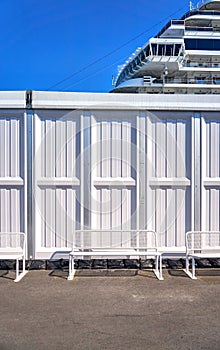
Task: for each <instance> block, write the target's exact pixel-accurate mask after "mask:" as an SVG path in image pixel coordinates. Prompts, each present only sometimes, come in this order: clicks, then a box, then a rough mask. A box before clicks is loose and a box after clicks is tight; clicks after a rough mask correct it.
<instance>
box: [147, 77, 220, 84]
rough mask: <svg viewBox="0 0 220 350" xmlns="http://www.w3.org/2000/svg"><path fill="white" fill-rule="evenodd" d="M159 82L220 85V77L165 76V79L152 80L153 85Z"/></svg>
mask: <svg viewBox="0 0 220 350" xmlns="http://www.w3.org/2000/svg"><path fill="white" fill-rule="evenodd" d="M158 84H163V85H164V84H196V85H220V78H215V79H205V80H202V79H201V80H200V79H193V78H192V79H169V78H165V79H164V80H163V79H157V80H155V81H153V82H152V84H151V85H158Z"/></svg>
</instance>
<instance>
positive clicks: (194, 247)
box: [186, 231, 220, 252]
mask: <svg viewBox="0 0 220 350" xmlns="http://www.w3.org/2000/svg"><path fill="white" fill-rule="evenodd" d="M205 250H209V251H210V250H213V251H214V250H219V251H220V231H189V232H187V233H186V251H187V252H198V251H205Z"/></svg>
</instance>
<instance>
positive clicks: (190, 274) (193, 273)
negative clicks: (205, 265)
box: [184, 256, 197, 280]
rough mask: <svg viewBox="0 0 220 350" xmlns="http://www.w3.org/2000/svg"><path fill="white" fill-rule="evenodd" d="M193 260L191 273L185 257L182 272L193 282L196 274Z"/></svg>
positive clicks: (193, 260)
mask: <svg viewBox="0 0 220 350" xmlns="http://www.w3.org/2000/svg"><path fill="white" fill-rule="evenodd" d="M195 270H196V268H195V259H194V258H192V272H191V271H190V269H189V257H188V256H186V268H185V270H184V272H185V273H186V274H187V275H188V276H189V277H190V278H191V279H193V280H196V279H197V278H196V273H195Z"/></svg>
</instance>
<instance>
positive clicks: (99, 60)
mask: <svg viewBox="0 0 220 350" xmlns="http://www.w3.org/2000/svg"><path fill="white" fill-rule="evenodd" d="M185 8H186V5H185V6H183V7H181V8H180V9H178V10H177V11H175V12H173V13H171V14H170V15H169V16H167V17H166V18H164V19H163V20H161V21H159V22H158V23H156V24H154V25H153V26H152V27H150V28H148V29H146V30H144V31H143V32H141V33H140V34H138V35H136V36H134V37H133V38H132V39H130V40H128V41H126V42H125V43H124V44H122V45H120V46H118V47H117V48H115V49H114V50H112V51H110V52H108V53H107V54H105V55H104V56H102V57H100V58H98V59H97V60H95V61H93V62H91V63H90V64H88V65H86V66H84V67H82V68H81V69H79V70H78V71H76V72H74V73H72V74H71V75H69V76H67V77H66V78H64V79H62V80H60V81H58V82H57V83H55V84H53V85H51V86H50V87H49V88H48V89H47V90H46V91H49V90H51V89H53V88H55V87H56V86H58V85H61V84H62V83H64V82H66V81H68V80H70V79H71V78H73V77H74V76H76V75H78V74H80V73H82V72H84V71H85V70H87V69H89V68H90V67H92V66H94V65H96V64H97V63H99V62H101V61H103V60H104V59H105V58H107V57H109V56H111V55H113V54H114V53H116V52H118V51H120V50H121V49H122V48H123V47H125V46H127V45H129V44H130V43H132V42H133V41H135V40H137V39H138V38H140V37H141V36H143V35H144V34H146V33H147V32H149V31H151V30H152V29H154V28H155V27H157V26H159V25H160V24H162V23H163V22H165V21H167V20H168V19H169V18H170V17H173V16H174V15H176V14H177V13H178V12H180V11H182V10H184V9H185ZM187 8H188V5H187ZM102 70H103V69H102ZM81 80H82V79H81ZM83 80H85V79H83ZM71 85H72V84H71ZM74 85H76V84H74Z"/></svg>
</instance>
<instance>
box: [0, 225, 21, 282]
mask: <svg viewBox="0 0 220 350" xmlns="http://www.w3.org/2000/svg"><path fill="white" fill-rule="evenodd" d="M25 249H26V235H25V234H24V233H23V232H10V233H9V232H0V260H15V261H16V276H15V279H14V282H19V281H20V280H21V279H22V278H23V277H24V275H25V274H26V273H27V271H26V270H25ZM20 260H22V272H21V273H20V271H19V261H20Z"/></svg>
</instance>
